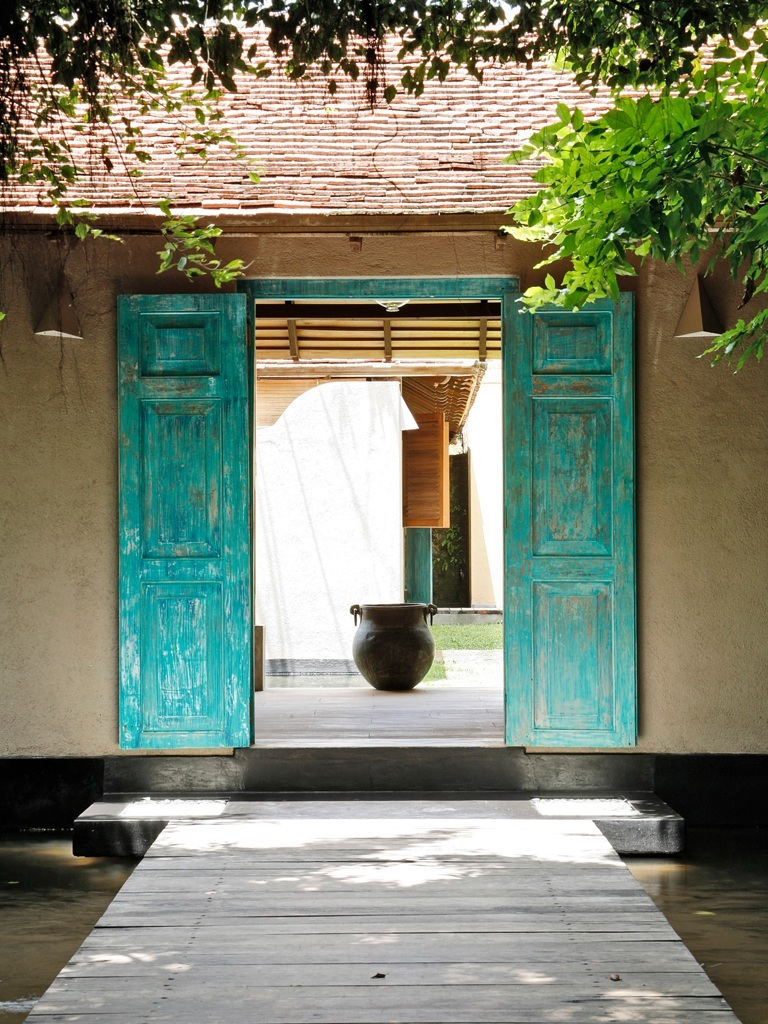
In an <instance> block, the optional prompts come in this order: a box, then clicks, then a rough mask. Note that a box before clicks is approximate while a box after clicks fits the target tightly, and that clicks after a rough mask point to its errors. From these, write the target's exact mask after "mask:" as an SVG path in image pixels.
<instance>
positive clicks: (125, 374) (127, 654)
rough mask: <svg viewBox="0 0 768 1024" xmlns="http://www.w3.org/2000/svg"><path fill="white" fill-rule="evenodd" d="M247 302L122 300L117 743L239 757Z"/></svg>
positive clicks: (245, 652)
mask: <svg viewBox="0 0 768 1024" xmlns="http://www.w3.org/2000/svg"><path fill="white" fill-rule="evenodd" d="M245 302H246V300H245V296H242V295H199V296H190V295H183V296H178V295H176V296H123V297H121V298H120V300H119V308H118V353H119V375H118V384H119V396H120V745H121V746H122V747H125V748H171V747H175V748H179V747H190V748H191V747H232V746H247V745H248V744H249V742H250V737H251V653H250V637H251V611H250V518H249V517H250V512H249V508H250V496H249V486H248V479H249V462H248V459H249V448H248V384H247V360H246V346H245V316H246V313H245V310H246V305H245Z"/></svg>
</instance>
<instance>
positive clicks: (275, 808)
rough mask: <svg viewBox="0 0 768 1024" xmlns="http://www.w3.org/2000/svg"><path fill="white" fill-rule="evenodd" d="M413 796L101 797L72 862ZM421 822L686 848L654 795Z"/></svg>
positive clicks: (541, 799)
mask: <svg viewBox="0 0 768 1024" xmlns="http://www.w3.org/2000/svg"><path fill="white" fill-rule="evenodd" d="M416 799H417V795H416V794H411V795H410V796H409V797H408V798H404V796H403V794H402V793H400V792H378V793H374V792H371V791H365V792H361V793H344V794H343V795H340V794H333V793H312V794H306V793H302V794H296V793H273V794H267V793H254V792H221V793H213V792H209V793H199V792H198V793H190V792H182V791H165V792H162V793H158V792H154V793H122V794H121V793H112V794H106V795H105V796H104V798H103V799H102V800H98V801H96V802H95V803H93V804H91V806H90V807H89V808H88V809H87V810H86V811H85V812H84V813H83V814H81V815H80V817H78V818H77V820H76V821H75V825H74V835H73V850H74V853H75V854H76V855H77V856H88V857H96V856H100V857H102V856H137V857H141V856H143V855H144V854H145V853H146V851H147V850H148V849H149V847H150V846H151V844H152V843H153V842H154V840H155V839H156V838H157V837H158V836H159V834H160V833H161V832H162V830H163V829H164V828H165V826H166V825H167V824H168V823H169V822H177V821H189V820H199V819H205V818H222V817H224V818H227V817H233V816H234V817H248V818H249V819H274V818H280V817H281V816H286V817H291V818H296V817H302V816H307V817H311V816H312V807H313V804H316V803H317V802H318V801H324V802H326V803H327V802H328V801H331V802H333V803H334V805H335V806H336V808H337V813H338V814H339V815H340V816H345V817H350V818H354V817H356V816H357V815H358V813H359V810H358V809H359V808H360V807H361V806H363V801H365V802H368V805H369V806H370V801H371V800H376V801H379V802H380V803H381V813H382V817H398V816H400V815H402V814H403V812H404V810H406V809H407V808H408V807H410V806H412V805H413V804H414V801H415V800H416ZM419 806H420V814H422V815H423V816H426V817H429V816H430V815H434V816H435V817H440V816H445V815H446V814H447V813H450V814H451V816H453V817H462V816H466V817H475V816H476V815H477V809H478V807H481V808H482V811H483V816H484V817H496V818H502V819H507V820H520V821H531V820H538V821H541V820H573V819H581V820H584V819H588V820H591V821H594V822H595V824H596V825H597V827H598V828H599V829H600V831H601V832H602V833H603V835H604V836H605V837H606V838H607V839H608V841H609V842H610V843H611V845H612V846H613V847H614V849H615V850H616V852H617V853H619V854H622V855H634V854H657V855H666V856H668V855H671V854H677V853H681V852H682V850H683V849H684V844H685V824H684V822H683V819H682V818H681V817H680V815H679V814H677V813H676V812H675V811H673V810H672V808H671V807H669V806H668V805H667V804H665V803H664V802H663V801H662V800H660V799H659V798H658V797H657V796H655V794H653V793H652V792H648V791H646V792H642V791H641V792H627V791H610V792H608V791H606V792H602V793H599V792H584V791H582V792H574V791H555V792H540V793H535V794H526V795H525V796H523V795H521V794H510V793H494V794H491V793H485V794H483V795H482V796H480V797H478V795H477V794H469V793H467V792H460V793H452V794H451V793H444V792H443V793H441V794H440V795H439V796H433V797H431V798H430V797H429V796H425V795H424V794H421V797H420V800H419Z"/></svg>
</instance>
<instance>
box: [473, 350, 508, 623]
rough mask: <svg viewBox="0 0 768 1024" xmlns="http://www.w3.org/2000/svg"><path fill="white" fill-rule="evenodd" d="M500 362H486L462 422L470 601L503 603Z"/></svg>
mask: <svg viewBox="0 0 768 1024" xmlns="http://www.w3.org/2000/svg"><path fill="white" fill-rule="evenodd" d="M501 428H502V418H501V361H500V360H493V361H491V362H489V363H488V369H487V370H486V372H485V376H484V377H483V380H482V381H481V383H480V387H479V389H478V392H477V397H476V398H475V401H474V404H473V406H472V409H471V410H470V413H469V416H468V418H467V423H466V426H465V427H464V432H463V433H464V440H465V442H466V444H467V445H468V447H469V501H470V505H469V525H470V546H469V559H470V570H469V575H470V601H471V603H472V605H491V606H496V607H498V608H502V607H503V605H504V508H503V502H504V492H503V486H502V466H503V462H502V429H501Z"/></svg>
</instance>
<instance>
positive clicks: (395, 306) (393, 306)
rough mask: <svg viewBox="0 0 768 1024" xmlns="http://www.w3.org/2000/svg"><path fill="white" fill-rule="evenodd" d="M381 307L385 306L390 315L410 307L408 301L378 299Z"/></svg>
mask: <svg viewBox="0 0 768 1024" xmlns="http://www.w3.org/2000/svg"><path fill="white" fill-rule="evenodd" d="M376 302H377V303H378V305H379V306H383V307H384V309H386V311H387V312H388V313H397V312H398V310H401V309H402V308H403V306H407V305H408V299H376Z"/></svg>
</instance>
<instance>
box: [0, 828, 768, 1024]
mask: <svg viewBox="0 0 768 1024" xmlns="http://www.w3.org/2000/svg"><path fill="white" fill-rule="evenodd" d="M136 863H137V861H135V860H129V859H127V858H82V857H73V856H72V853H71V841H70V837H69V836H66V835H53V834H51V833H42V834H33V835H25V836H13V837H2V836H0V1024H16V1022H21V1021H23V1020H24V1018H25V1016H26V1014H27V1013H28V1012H29V1010H30V1009H31V1008H32V1006H33V1005H34V1003H35V1000H36V999H39V997H40V996H41V995H42V994H43V992H44V991H45V990H46V988H47V987H48V986H49V985H50V983H51V982H52V981H53V979H54V978H55V977H56V975H57V974H58V972H59V971H60V970H61V968H62V967H63V966H64V964H65V963H66V962H67V961H68V960H69V958H70V957H71V956H72V954H73V953H74V952H75V951H76V949H77V948H78V946H79V945H80V944H81V942H82V941H83V940H84V939H85V938H86V936H87V935H88V934H89V933H90V931H91V929H92V928H93V926H94V924H95V923H96V921H97V920H98V919H99V917H100V916H101V915H102V913H103V912H104V910H105V908H106V907H107V905H108V904H109V902H110V900H111V899H112V897H113V896H114V894H115V893H116V892H117V890H118V889H119V888H120V886H121V885H122V884H123V882H124V881H125V879H126V878H127V877H128V876H129V875H130V873H131V871H132V870H133V868H134V866H135V865H136ZM627 864H628V866H629V868H630V870H631V871H632V872H633V874H634V875H635V877H636V878H638V879H639V880H640V881H641V882H642V884H643V885H644V886H645V888H646V890H647V891H648V892H649V894H650V895H651V896H652V897H653V899H654V900H655V901H656V903H657V904H658V906H659V907H660V908H661V910H662V911H663V912H664V914H666V916H667V918H668V919H669V921H670V923H671V924H672V926H673V928H675V930H676V931H677V932H678V933H679V934H680V935H681V937H682V938H683V941H684V942H685V943H686V944H687V945H688V947H689V948H690V949H691V950H692V952H693V953H694V955H695V956H696V957H697V959H698V960H699V962H700V963H702V964H703V966H704V968H705V969H706V971H707V973H708V974H709V975H710V977H711V978H712V980H713V981H714V982H715V984H716V985H717V986H718V987H719V988H720V990H721V991H722V992H723V994H724V995H725V998H726V999H727V1000H728V1002H729V1003H730V1005H731V1006H732V1007H733V1009H734V1011H735V1012H736V1014H737V1015H738V1016H739V1017H740V1019H741V1020H742V1022H743V1024H768V830H766V831H746V830H739V829H729V830H722V831H721V830H714V829H692V830H689V833H688V850H687V852H686V854H685V855H684V856H683V857H674V858H673V857H670V858H627Z"/></svg>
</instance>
